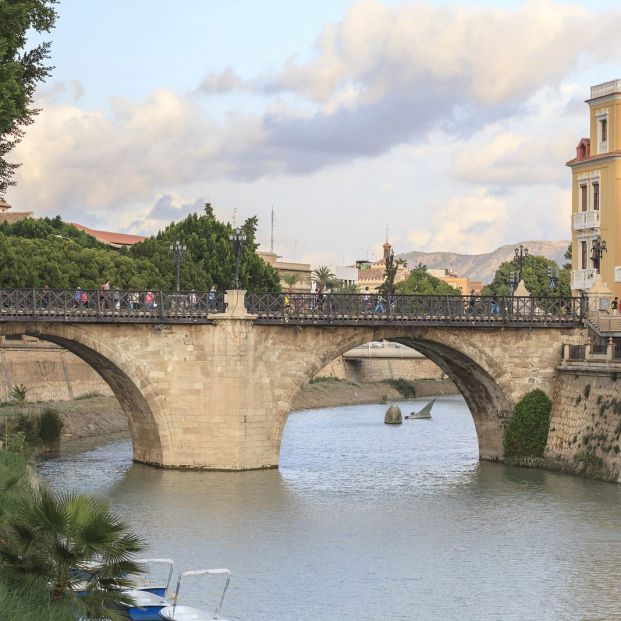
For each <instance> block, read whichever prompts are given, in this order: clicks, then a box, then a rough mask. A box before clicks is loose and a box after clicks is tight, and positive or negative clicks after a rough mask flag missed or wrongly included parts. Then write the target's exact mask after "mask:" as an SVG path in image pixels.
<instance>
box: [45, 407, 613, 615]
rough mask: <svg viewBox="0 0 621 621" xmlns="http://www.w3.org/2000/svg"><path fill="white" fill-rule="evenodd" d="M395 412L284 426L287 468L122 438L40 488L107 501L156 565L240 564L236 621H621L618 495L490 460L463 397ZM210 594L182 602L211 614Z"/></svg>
mask: <svg viewBox="0 0 621 621" xmlns="http://www.w3.org/2000/svg"><path fill="white" fill-rule="evenodd" d="M424 401H425V400H423V401H421V400H419V401H413V402H405V403H401V404H400V407H401V409H402V411H403V412H404V413H406V412H409V411H410V410H411V409H414V408H420V406H421V403H423V402H424ZM386 407H387V406H386V405H380V404H377V405H362V406H347V407H339V408H330V409H322V410H312V411H305V412H296V413H293V414H291V416H290V417H289V420H288V422H287V425H286V428H285V433H284V437H283V443H282V450H281V467H280V469H279V470H264V471H258V472H243V473H226V472H211V473H210V472H179V471H170V470H159V469H155V468H151V467H148V466H142V465H139V464H133V463H132V462H131V443H130V441H129V440H128V439H127V438H115V439H111V440H107V441H104V442H103V443H101V440H100V441H99V443H98V444H97V445H95V444H94V443H91V444H90V445H89V444H88V443H81V444H78V445H74V446H73V447H72V448H71V449H70V450H68V451H66V452H64V453H63V455H61V456H59V457H55V458H50V459H47V460H45V461H42V462H41V463H40V473H41V475H42V476H43V478H44V479H45V480H46V481H47V482H48V483H49V484H50V485H51V486H52V487H53V488H54V489H56V490H62V491H65V490H77V491H80V492H88V493H90V494H95V495H99V496H104V497H106V498H108V499H109V501H110V503H111V506H112V508H113V509H114V510H115V511H116V512H117V513H118V514H120V515H121V516H122V517H123V518H124V519H125V520H126V521H127V522H129V523H130V524H131V525H132V527H133V528H134V529H135V530H136V531H138V532H140V533H141V534H142V536H143V537H144V538H145V540H146V541H147V545H148V555H152V556H164V557H172V558H174V559H175V561H176V564H177V568H179V569H193V568H200V567H222V566H226V567H229V568H230V569H231V570H232V571H233V579H232V582H231V588H230V590H229V594H228V595H227V599H226V601H225V605H224V609H223V615H224V616H225V617H226V618H230V619H239V620H242V619H244V620H247V621H268V620H269V621H275V620H276V621H311V620H312V621H332V620H338V621H354V620H356V621H363V620H365V621H366V620H368V621H371V620H373V621H376V620H379V619H382V620H384V619H386V620H388V619H390V620H397V619H400V620H401V619H403V620H447V621H451V620H454V619H460V620H471V619H472V620H475V619H477V620H479V619H486V620H496V619H498V620H503V621H507V620H516V621H517V620H519V621H523V620H526V619H536V620H542V621H544V620H547V619H550V620H560V619H563V620H565V619H567V620H569V619H571V620H573V619H584V620H587V619H588V620H590V621H593V620H596V619H606V620H613V619H619V620H621V592H620V589H619V584H620V576H621V511H620V501H621V486H615V485H613V484H609V483H602V482H598V481H591V480H587V479H580V478H575V477H571V476H566V475H561V474H555V473H551V472H544V471H540V470H528V469H522V468H510V467H507V466H503V465H500V464H493V463H479V461H478V458H477V439H476V434H475V430H474V425H473V422H472V418H471V416H470V413H469V412H468V408H467V406H466V404H465V403H464V401H463V399H462V398H461V397H459V396H450V397H441V398H439V399H438V401H437V402H436V404H435V406H434V409H433V418H432V419H431V420H418V421H404V424H403V425H401V426H389V425H384V424H383V416H384V411H385V410H386ZM208 586H209V585H208V583H206V582H204V581H200V579H195V581H194V582H192V583H188V588H187V590H184V591H183V592H182V595H181V599H182V601H184V602H185V603H186V604H189V603H195V604H196V603H197V602H198V603H200V604H207V603H209V602H213V601H214V596H215V593H214V588H215V584H213V583H212V584H211V586H210V588H207V587H208Z"/></svg>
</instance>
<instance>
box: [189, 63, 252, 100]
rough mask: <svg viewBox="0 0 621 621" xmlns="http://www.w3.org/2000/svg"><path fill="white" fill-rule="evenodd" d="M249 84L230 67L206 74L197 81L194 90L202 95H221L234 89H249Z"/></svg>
mask: <svg viewBox="0 0 621 621" xmlns="http://www.w3.org/2000/svg"><path fill="white" fill-rule="evenodd" d="M249 89H250V86H249V85H248V84H247V83H246V82H245V81H244V80H242V79H241V78H240V77H239V76H238V75H237V73H235V71H234V70H233V68H232V67H227V68H226V69H224V70H223V71H220V72H218V73H209V74H207V75H206V76H205V77H204V78H203V79H202V80H201V81H200V83H199V85H198V87H197V89H196V91H197V92H198V93H202V94H203V95H222V94H224V93H230V92H232V91H235V90H249Z"/></svg>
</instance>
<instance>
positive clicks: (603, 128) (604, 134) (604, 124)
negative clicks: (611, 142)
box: [599, 119, 608, 142]
mask: <svg viewBox="0 0 621 621" xmlns="http://www.w3.org/2000/svg"><path fill="white" fill-rule="evenodd" d="M599 132H600V133H599V136H600V141H601V142H606V141H607V140H608V119H601V120H600V122H599Z"/></svg>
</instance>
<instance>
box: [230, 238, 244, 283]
mask: <svg viewBox="0 0 621 621" xmlns="http://www.w3.org/2000/svg"><path fill="white" fill-rule="evenodd" d="M229 240H230V241H231V243H232V244H233V252H234V253H235V289H239V261H240V259H241V251H242V246H243V245H244V242H245V241H246V234H245V233H244V232H243V231H242V230H241V229H235V230H234V231H233V232H232V233H230V234H229Z"/></svg>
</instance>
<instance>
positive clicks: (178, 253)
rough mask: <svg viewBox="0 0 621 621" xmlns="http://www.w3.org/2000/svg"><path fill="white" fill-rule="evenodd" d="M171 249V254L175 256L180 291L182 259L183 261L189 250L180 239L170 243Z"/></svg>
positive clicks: (178, 289)
mask: <svg viewBox="0 0 621 621" xmlns="http://www.w3.org/2000/svg"><path fill="white" fill-rule="evenodd" d="M169 250H170V252H171V254H172V255H173V256H174V257H175V265H176V267H177V291H180V284H181V261H183V257H184V256H185V254H186V252H187V251H188V247H187V246H186V245H185V244H182V243H181V242H180V241H179V240H177V241H176V242H174V243H173V244H170V246H169Z"/></svg>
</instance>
